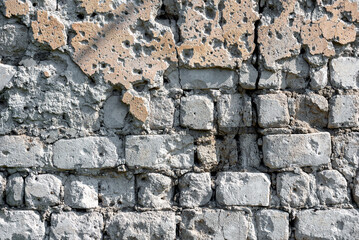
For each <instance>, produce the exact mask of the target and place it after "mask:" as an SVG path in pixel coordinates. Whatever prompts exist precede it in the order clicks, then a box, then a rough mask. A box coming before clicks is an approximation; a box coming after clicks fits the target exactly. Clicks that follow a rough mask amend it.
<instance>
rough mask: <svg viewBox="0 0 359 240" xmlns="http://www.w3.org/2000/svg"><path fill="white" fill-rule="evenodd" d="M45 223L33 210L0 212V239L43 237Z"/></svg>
mask: <svg viewBox="0 0 359 240" xmlns="http://www.w3.org/2000/svg"><path fill="white" fill-rule="evenodd" d="M45 233H46V232H45V223H44V222H43V221H41V218H40V215H39V214H38V213H36V212H34V211H26V210H20V211H19V210H10V211H1V212H0V239H45Z"/></svg>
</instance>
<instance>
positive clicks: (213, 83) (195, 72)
mask: <svg viewBox="0 0 359 240" xmlns="http://www.w3.org/2000/svg"><path fill="white" fill-rule="evenodd" d="M180 76H181V77H180V81H181V86H182V89H222V88H223V89H232V88H233V87H234V86H235V85H236V84H237V83H238V76H237V74H236V72H235V71H230V70H225V69H220V68H208V69H186V68H181V69H180Z"/></svg>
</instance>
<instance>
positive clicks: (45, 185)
mask: <svg viewBox="0 0 359 240" xmlns="http://www.w3.org/2000/svg"><path fill="white" fill-rule="evenodd" d="M61 187H62V181H61V179H60V178H59V177H57V176H55V175H51V174H39V175H31V176H28V177H27V178H26V179H25V201H26V205H27V206H29V207H35V208H36V207H39V208H41V207H48V206H55V205H58V204H60V203H61V199H60V193H61Z"/></svg>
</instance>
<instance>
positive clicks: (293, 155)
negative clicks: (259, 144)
mask: <svg viewBox="0 0 359 240" xmlns="http://www.w3.org/2000/svg"><path fill="white" fill-rule="evenodd" d="M330 154H331V139H330V134H329V133H327V132H325V133H311V134H292V135H290V134H289V135H287V134H278V135H268V136H265V137H263V158H264V164H265V165H267V166H268V167H270V168H285V167H294V166H299V167H304V166H319V165H322V164H327V163H329V162H330Z"/></svg>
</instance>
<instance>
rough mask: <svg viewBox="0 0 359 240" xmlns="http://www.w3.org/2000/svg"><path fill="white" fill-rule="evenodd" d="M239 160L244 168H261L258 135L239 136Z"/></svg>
mask: <svg viewBox="0 0 359 240" xmlns="http://www.w3.org/2000/svg"><path fill="white" fill-rule="evenodd" d="M239 159H240V163H241V166H242V167H244V168H248V167H259V166H260V163H261V158H260V156H259V148H258V143H257V135H256V134H241V135H239Z"/></svg>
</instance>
